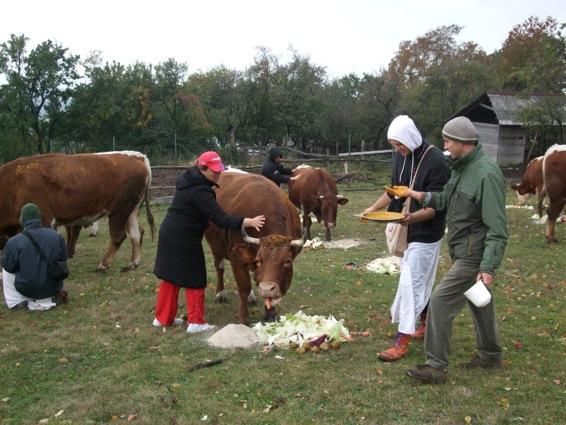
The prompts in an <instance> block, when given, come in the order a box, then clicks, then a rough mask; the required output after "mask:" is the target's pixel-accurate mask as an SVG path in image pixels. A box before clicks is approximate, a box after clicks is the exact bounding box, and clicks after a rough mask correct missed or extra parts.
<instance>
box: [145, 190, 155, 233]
mask: <svg viewBox="0 0 566 425" xmlns="http://www.w3.org/2000/svg"><path fill="white" fill-rule="evenodd" d="M149 189H150V183H149V182H148V184H147V185H146V186H145V195H144V198H143V200H144V202H145V213H146V215H147V222H148V223H149V228H150V230H151V240H152V241H153V237H154V235H155V220H154V218H153V214H152V213H151V209H150V208H149Z"/></svg>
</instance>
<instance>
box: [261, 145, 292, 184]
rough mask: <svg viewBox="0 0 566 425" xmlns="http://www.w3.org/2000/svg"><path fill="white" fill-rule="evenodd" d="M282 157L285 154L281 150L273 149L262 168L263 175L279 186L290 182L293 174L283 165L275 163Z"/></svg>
mask: <svg viewBox="0 0 566 425" xmlns="http://www.w3.org/2000/svg"><path fill="white" fill-rule="evenodd" d="M282 155H283V152H281V149H279V148H271V149H270V150H269V155H268V156H267V159H266V160H265V162H264V163H263V166H262V167H261V174H262V175H263V176H264V177H267V178H268V179H269V180H271V181H272V182H273V183H275V184H276V185H277V186H279V185H280V184H281V183H287V182H288V181H289V176H291V174H292V173H293V170H291V169H289V168H285V167H283V165H281V164H279V163H278V162H277V161H275V159H276V158H279V157H280V156H282Z"/></svg>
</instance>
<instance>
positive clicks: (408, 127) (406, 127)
mask: <svg viewBox="0 0 566 425" xmlns="http://www.w3.org/2000/svg"><path fill="white" fill-rule="evenodd" d="M387 139H388V140H390V139H393V140H397V141H398V142H400V143H402V144H403V145H405V146H406V147H407V148H408V149H409V150H410V151H411V152H414V151H415V149H417V148H418V147H419V146H420V145H422V143H423V138H422V136H421V133H419V130H418V129H417V126H416V125H415V123H414V122H413V120H412V119H411V118H409V117H408V116H407V115H399V116H398V117H396V118H395V119H394V120H393V121H391V124H390V125H389V129H388V130H387Z"/></svg>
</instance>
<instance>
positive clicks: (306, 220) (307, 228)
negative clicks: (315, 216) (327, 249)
mask: <svg viewBox="0 0 566 425" xmlns="http://www.w3.org/2000/svg"><path fill="white" fill-rule="evenodd" d="M311 224H312V219H311V216H310V213H307V212H304V213H303V234H305V233H306V235H307V239H310V238H311Z"/></svg>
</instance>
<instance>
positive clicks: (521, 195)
mask: <svg viewBox="0 0 566 425" xmlns="http://www.w3.org/2000/svg"><path fill="white" fill-rule="evenodd" d="M511 189H513V190H514V191H515V192H517V199H518V202H519V205H521V206H522V205H525V204H526V202H527V200H528V199H529V196H531V193H535V188H531V187H529V185H526V184H524V183H523V182H518V183H513V184H511Z"/></svg>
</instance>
